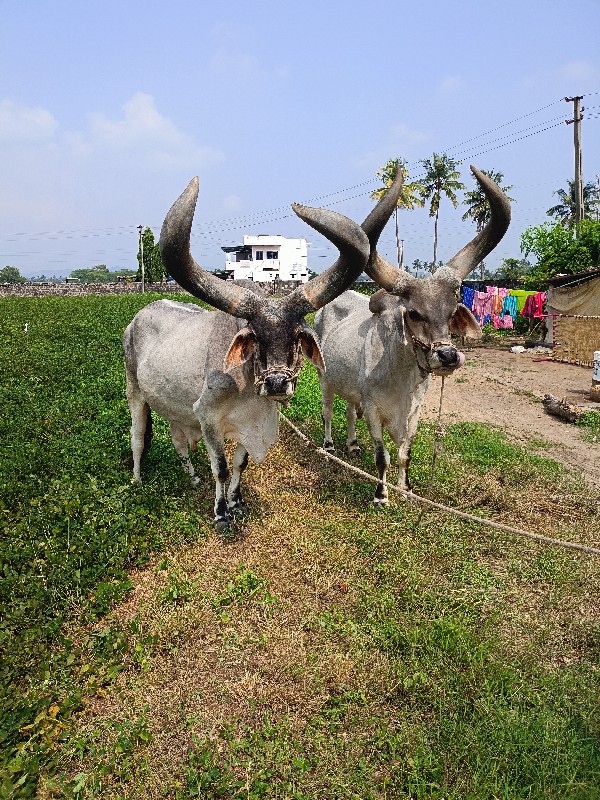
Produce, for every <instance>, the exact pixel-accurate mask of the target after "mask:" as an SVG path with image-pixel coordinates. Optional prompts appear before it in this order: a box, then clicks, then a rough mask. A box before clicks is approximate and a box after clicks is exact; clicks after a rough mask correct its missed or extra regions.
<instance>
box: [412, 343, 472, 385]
mask: <svg viewBox="0 0 600 800" xmlns="http://www.w3.org/2000/svg"><path fill="white" fill-rule="evenodd" d="M411 338H412V340H413V343H414V345H415V346H416V347H418V348H419V349H420V350H421V352H422V353H423V355H424V356H425V361H426V363H427V371H428V372H431V373H433V374H434V375H441V376H445V375H451V374H452V373H453V372H454V370H455V369H458V368H459V367H462V365H463V364H464V363H465V354H464V353H461V351H460V350H457V349H456V347H454V345H453V344H452V343H451V342H431V344H429V343H427V342H423V341H421V339H418V338H417V337H416V336H412V337H411Z"/></svg>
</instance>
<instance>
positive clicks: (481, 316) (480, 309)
mask: <svg viewBox="0 0 600 800" xmlns="http://www.w3.org/2000/svg"><path fill="white" fill-rule="evenodd" d="M493 301H494V298H493V296H492V295H491V294H489V293H488V292H475V296H474V298H473V314H474V315H475V317H476V319H477V322H479V324H480V325H485V323H486V319H485V318H486V316H487V317H488V320H487V321H489V318H491V314H492V303H493Z"/></svg>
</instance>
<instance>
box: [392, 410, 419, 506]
mask: <svg viewBox="0 0 600 800" xmlns="http://www.w3.org/2000/svg"><path fill="white" fill-rule="evenodd" d="M418 424H419V412H418V411H416V412H415V413H414V414H412V415H411V416H410V417H409V420H408V430H407V432H406V436H405V437H404V438H403V439H401V438H400V437H398V439H396V438H395V437H394V441H395V443H396V445H397V447H398V488H399V489H404V490H405V491H410V489H411V485H410V481H409V479H408V469H409V467H410V458H411V452H412V446H413V442H414V439H415V436H416V433H417V425H418Z"/></svg>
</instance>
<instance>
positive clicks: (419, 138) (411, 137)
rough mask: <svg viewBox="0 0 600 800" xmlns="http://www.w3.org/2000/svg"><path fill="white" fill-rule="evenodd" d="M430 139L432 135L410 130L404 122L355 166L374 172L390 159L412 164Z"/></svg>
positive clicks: (396, 126)
mask: <svg viewBox="0 0 600 800" xmlns="http://www.w3.org/2000/svg"><path fill="white" fill-rule="evenodd" d="M430 139H431V135H430V134H429V133H427V132H426V131H420V130H417V129H416V128H410V127H409V126H408V125H405V124H404V123H403V122H399V123H397V124H396V125H393V126H392V127H391V128H390V129H389V131H388V135H387V137H386V139H385V141H384V142H383V144H382V145H381V146H380V147H378V148H377V149H376V150H369V151H368V152H366V153H364V154H362V155H360V156H358V157H357V158H356V159H355V160H354V165H355V166H356V167H359V168H360V169H363V170H368V171H369V172H374V171H376V170H378V169H380V168H381V167H382V166H383V164H385V163H386V162H387V161H388V160H389V159H390V158H397V157H398V158H404V159H405V160H406V161H408V162H410V161H411V160H413V159H414V158H415V157H416V155H417V153H420V152H422V150H423V145H424V144H425V143H427V142H429V141H430Z"/></svg>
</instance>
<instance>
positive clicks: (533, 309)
mask: <svg viewBox="0 0 600 800" xmlns="http://www.w3.org/2000/svg"><path fill="white" fill-rule="evenodd" d="M545 300H546V293H545V292H535V291H527V290H525V289H504V288H502V287H500V286H487V287H486V290H485V291H484V292H480V291H477V290H476V289H471V288H470V287H469V286H463V290H462V302H463V305H465V306H466V307H467V308H468V309H470V310H471V311H472V312H473V314H474V316H475V318H476V319H477V322H479V324H480V325H481V326H482V327H483V326H484V325H485V324H487V323H488V322H491V323H492V325H493V326H494V327H495V328H513V327H514V322H515V319H516V318H517V316H518V315H521V316H523V317H528V318H530V319H531V318H532V317H533V318H535V319H539V318H541V317H543V316H544V311H543V306H544V302H545Z"/></svg>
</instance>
